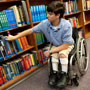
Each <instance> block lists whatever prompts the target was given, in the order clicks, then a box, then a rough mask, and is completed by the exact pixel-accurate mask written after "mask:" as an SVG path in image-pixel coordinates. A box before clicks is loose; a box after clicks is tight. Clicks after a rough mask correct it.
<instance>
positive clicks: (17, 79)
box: [0, 61, 47, 90]
mask: <svg viewBox="0 0 90 90" xmlns="http://www.w3.org/2000/svg"><path fill="white" fill-rule="evenodd" d="M46 63H47V61H45V62H44V64H46ZM38 68H40V66H35V67H32V68H31V69H30V70H28V71H26V72H24V73H23V74H20V75H18V76H16V77H15V78H14V79H12V80H10V81H8V82H6V84H3V85H2V86H0V90H3V89H5V88H6V87H8V86H10V85H12V84H14V83H16V82H17V81H19V80H20V79H22V78H23V77H25V76H27V75H28V74H30V73H32V72H33V71H35V70H36V69H38Z"/></svg>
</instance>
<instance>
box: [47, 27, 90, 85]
mask: <svg viewBox="0 0 90 90" xmlns="http://www.w3.org/2000/svg"><path fill="white" fill-rule="evenodd" d="M72 37H73V39H74V41H75V43H74V48H73V49H72V50H71V52H70V53H69V56H68V60H69V61H68V62H69V63H68V73H67V84H69V85H73V84H74V85H76V86H78V85H79V82H78V81H79V77H81V76H83V75H84V74H85V73H86V71H87V69H88V61H89V56H88V51H87V43H86V40H85V39H84V33H83V37H80V36H79V35H78V30H77V28H75V27H74V28H73V32H72ZM50 48H51V44H50V46H49V49H50ZM75 65H77V69H78V72H79V73H77V72H75V70H74V69H73V67H75ZM58 70H59V72H60V71H61V67H60V62H59V68H58ZM48 73H49V76H50V75H52V73H53V70H52V57H51V56H50V58H49V59H48Z"/></svg>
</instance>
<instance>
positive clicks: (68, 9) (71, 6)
mask: <svg viewBox="0 0 90 90" xmlns="http://www.w3.org/2000/svg"><path fill="white" fill-rule="evenodd" d="M64 6H65V14H69V13H70V14H71V13H73V12H77V11H78V8H77V0H71V1H70V0H69V1H67V2H64Z"/></svg>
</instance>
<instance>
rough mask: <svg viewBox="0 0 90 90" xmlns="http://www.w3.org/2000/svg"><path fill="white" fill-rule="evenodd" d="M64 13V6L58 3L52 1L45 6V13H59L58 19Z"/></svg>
mask: <svg viewBox="0 0 90 90" xmlns="http://www.w3.org/2000/svg"><path fill="white" fill-rule="evenodd" d="M64 11H65V8H64V4H63V3H62V2H60V1H52V2H51V3H50V4H49V5H48V6H47V12H54V13H55V15H57V14H59V13H60V18H62V17H63V14H64Z"/></svg>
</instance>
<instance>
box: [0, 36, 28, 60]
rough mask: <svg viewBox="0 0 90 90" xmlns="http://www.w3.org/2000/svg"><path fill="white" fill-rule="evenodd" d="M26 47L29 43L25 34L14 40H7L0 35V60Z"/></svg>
mask: <svg viewBox="0 0 90 90" xmlns="http://www.w3.org/2000/svg"><path fill="white" fill-rule="evenodd" d="M27 48H29V44H28V40H27V38H26V37H25V36H24V37H21V38H18V39H16V40H14V41H7V40H6V37H5V36H3V35H0V60H5V59H6V58H10V57H11V56H12V55H13V54H17V53H18V52H21V51H23V50H25V49H27Z"/></svg>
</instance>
